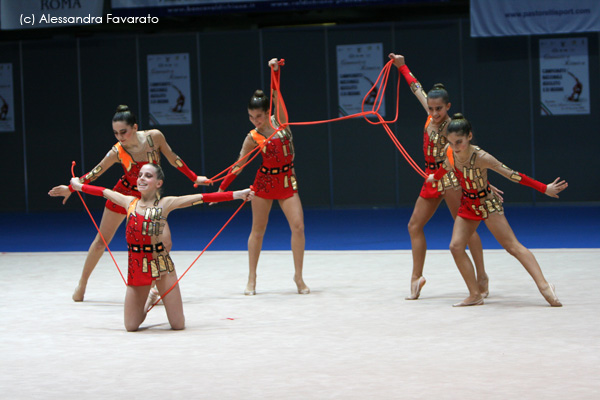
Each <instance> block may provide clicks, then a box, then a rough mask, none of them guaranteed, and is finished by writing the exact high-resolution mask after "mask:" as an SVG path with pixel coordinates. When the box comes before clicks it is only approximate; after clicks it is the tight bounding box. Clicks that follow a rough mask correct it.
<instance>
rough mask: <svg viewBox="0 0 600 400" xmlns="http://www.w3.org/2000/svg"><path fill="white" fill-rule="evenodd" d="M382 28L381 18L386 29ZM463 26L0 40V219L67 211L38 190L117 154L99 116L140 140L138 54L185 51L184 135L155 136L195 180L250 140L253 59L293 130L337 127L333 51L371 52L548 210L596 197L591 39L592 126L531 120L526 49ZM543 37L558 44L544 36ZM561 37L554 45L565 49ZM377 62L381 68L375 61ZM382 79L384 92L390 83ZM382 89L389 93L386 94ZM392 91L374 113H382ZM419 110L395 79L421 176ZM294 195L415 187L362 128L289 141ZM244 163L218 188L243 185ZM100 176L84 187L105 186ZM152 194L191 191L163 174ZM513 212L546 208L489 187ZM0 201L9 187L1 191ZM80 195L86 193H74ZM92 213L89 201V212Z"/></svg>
mask: <svg viewBox="0 0 600 400" xmlns="http://www.w3.org/2000/svg"><path fill="white" fill-rule="evenodd" d="M390 19H393V16H390ZM469 32H470V26H469V22H468V18H466V17H461V16H457V17H449V18H444V19H439V18H438V19H436V20H427V18H423V19H421V20H419V21H414V22H406V21H402V22H385V21H383V22H371V23H361V24H359V23H352V24H343V25H337V26H329V25H319V26H290V27H262V28H252V27H250V28H247V29H240V30H236V29H229V30H221V31H201V30H200V29H198V30H196V29H195V28H194V26H189V27H186V30H185V31H180V32H174V33H161V32H158V33H131V32H123V33H119V32H98V33H94V34H92V35H87V36H85V37H80V36H78V35H55V36H53V37H51V38H27V39H23V40H18V39H15V38H14V37H10V38H8V40H6V39H5V40H1V41H0V63H12V64H13V68H14V76H13V87H14V97H15V120H16V131H15V132H8V133H6V132H4V133H0V136H1V137H2V141H3V143H4V146H3V147H2V148H1V150H0V152H1V157H0V168H1V170H2V172H3V176H4V179H5V188H6V189H5V190H6V191H5V194H3V197H5V196H7V195H10V196H11V201H10V202H5V207H6V209H5V210H6V211H51V210H63V209H65V207H66V209H70V208H80V205H79V204H78V202H76V201H73V199H71V200H70V201H69V202H68V204H67V206H62V205H61V203H60V201H59V200H57V199H51V198H49V197H48V195H47V192H48V190H49V189H50V188H51V187H52V186H54V185H57V184H66V183H67V182H68V179H69V176H70V167H71V161H73V160H75V161H76V162H77V167H76V173H77V174H82V173H83V172H87V171H88V170H90V169H91V168H93V167H94V166H95V165H96V164H97V163H98V162H99V161H100V160H101V159H102V157H103V156H104V155H105V154H106V152H107V151H108V150H109V149H110V148H111V146H112V145H113V144H114V143H115V142H116V140H115V138H114V135H113V134H112V127H111V118H112V115H113V113H114V110H115V108H116V107H117V105H119V104H128V105H129V106H130V107H131V108H132V109H133V110H134V112H136V114H137V115H138V117H139V119H140V125H141V129H144V128H149V122H148V96H147V93H148V87H147V65H146V59H147V55H149V54H164V53H189V55H190V73H191V88H192V99H191V102H192V110H193V123H192V125H183V126H163V127H159V129H161V130H162V131H163V132H164V133H165V136H166V137H167V140H168V142H169V144H170V145H171V147H172V148H173V149H174V150H175V151H176V152H177V153H178V154H179V155H180V156H181V157H182V158H183V159H184V160H185V161H186V162H187V164H188V165H189V166H190V167H191V168H192V169H193V170H194V171H195V172H197V173H199V174H204V175H207V176H213V175H215V174H216V173H218V172H220V171H221V170H223V169H224V168H226V167H227V166H228V165H230V164H231V163H232V162H233V161H235V159H236V157H237V155H238V153H239V150H240V148H241V144H242V141H243V139H244V137H245V135H246V133H247V132H248V131H249V130H250V129H251V128H252V125H251V124H250V122H249V121H248V118H247V111H246V104H247V101H248V99H249V97H250V96H251V94H252V93H253V91H254V90H255V89H257V88H265V89H267V88H268V83H269V70H268V68H267V61H268V60H269V59H270V58H272V57H278V58H284V59H285V60H286V65H285V66H284V68H283V72H282V93H283V96H284V98H285V101H286V104H287V108H288V111H289V115H290V120H291V121H292V122H300V121H312V120H323V119H328V118H335V117H337V109H338V105H337V76H336V51H335V50H336V46H337V45H342V44H358V43H374V42H376V43H383V48H384V55H386V54H387V53H388V52H391V51H394V52H397V53H400V54H404V55H405V56H406V60H407V64H408V65H409V67H410V68H411V70H412V71H413V73H414V74H415V75H416V76H417V78H418V79H419V80H420V81H421V83H422V84H423V85H424V87H425V88H426V89H429V88H430V87H431V86H432V85H433V84H434V83H437V82H443V83H444V84H445V85H446V87H447V88H448V90H449V92H450V95H451V101H452V108H451V112H459V111H460V112H463V113H464V114H465V115H466V116H467V117H468V118H469V119H471V121H472V123H473V126H474V133H475V136H476V140H477V144H478V145H479V146H481V147H483V148H484V149H486V150H487V151H489V152H490V153H491V154H493V155H495V156H496V157H497V158H498V159H499V160H501V161H503V162H504V163H505V164H507V165H508V166H510V167H513V168H515V169H517V170H519V171H520V172H523V173H526V174H529V175H533V176H534V177H535V178H536V179H538V180H541V181H542V182H550V181H552V180H553V179H554V178H556V177H557V176H560V177H562V178H565V179H567V180H568V181H569V189H568V190H567V191H565V192H564V193H563V194H561V202H595V201H598V200H600V191H599V190H598V188H599V187H600V178H599V177H598V174H596V173H595V168H594V166H595V164H596V158H597V156H598V153H599V152H600V139H599V137H598V126H600V113H599V112H598V109H599V108H598V107H599V105H598V96H597V93H599V89H600V82H599V80H598V77H599V75H600V64H599V58H598V51H599V34H598V33H589V34H577V35H572V36H575V37H587V39H588V45H589V48H588V51H589V64H590V69H589V74H590V88H589V93H590V98H591V110H592V112H591V114H590V115H585V116H551V117H542V116H541V115H540V110H539V104H540V88H539V60H538V43H539V39H540V37H536V36H531V37H509V38H491V39H490V38H487V39H475V38H471V37H470V35H469ZM551 37H565V35H554V36H551ZM567 37H568V36H567ZM385 61H387V60H384V62H385ZM396 78H397V74H396V72H395V71H394V73H393V74H392V78H391V83H393V84H395V80H396ZM392 86H393V85H392ZM393 99H394V97H393V93H391V92H390V93H389V94H388V96H387V101H386V108H387V109H386V115H387V116H389V115H392V114H393V113H394V112H395V110H394V106H395V104H394V101H393ZM425 119H426V113H425V111H424V110H423V108H422V107H421V105H420V104H419V103H418V102H417V101H416V99H415V98H414V96H413V95H412V94H411V93H410V91H409V90H408V87H407V85H406V83H405V82H404V81H403V82H401V89H400V115H399V119H398V122H397V123H396V124H394V125H393V126H392V129H393V131H394V132H395V133H396V135H397V137H398V138H399V140H400V141H401V143H402V144H403V145H404V146H405V148H406V149H407V150H408V152H409V153H410V154H411V155H412V156H413V158H414V159H415V160H416V161H417V162H418V163H419V164H422V131H423V124H424V122H425ZM293 131H294V138H295V142H296V150H297V156H296V170H297V174H298V178H299V183H300V190H301V191H300V193H301V197H302V200H303V203H304V205H305V206H307V207H396V206H408V205H412V204H413V203H414V201H415V199H416V197H417V195H418V192H419V187H420V185H421V182H422V179H421V178H420V177H419V176H418V175H417V174H416V173H415V172H414V171H413V170H412V169H411V168H410V167H409V166H408V164H407V163H406V161H405V160H404V159H403V158H402V156H401V155H400V154H399V152H398V151H397V150H396V148H395V147H394V146H393V144H392V142H391V141H390V139H389V138H388V137H387V135H386V133H385V131H384V130H383V128H382V127H379V126H372V125H369V124H368V123H366V121H364V120H362V119H355V120H347V121H342V122H336V123H331V124H325V125H313V126H298V127H294V128H293ZM256 166H257V164H256V163H255V164H254V165H253V166H251V167H250V168H249V169H247V170H246V171H245V172H244V173H243V175H242V176H241V177H240V178H239V179H238V180H237V181H236V182H235V183H234V185H233V186H232V187H238V188H239V187H242V186H246V185H249V184H250V183H251V182H252V180H253V178H254V174H255V171H256ZM121 172H122V170H121V167H120V166H114V167H113V168H111V169H110V170H109V171H108V172H107V173H105V174H104V176H102V177H101V178H100V180H98V181H97V183H98V184H100V185H103V186H108V187H112V185H113V184H114V183H115V182H116V180H117V179H118V177H119V176H120V175H121ZM165 172H166V174H167V189H166V190H167V192H168V193H169V194H182V193H187V192H190V191H192V190H194V189H193V188H192V187H191V185H190V183H189V181H188V180H187V179H186V178H185V177H184V176H183V175H181V174H180V173H179V172H177V171H176V170H175V169H173V168H171V167H169V166H166V167H165ZM491 179H492V183H494V184H496V186H499V187H501V188H502V189H504V190H505V192H507V194H506V195H505V198H506V200H507V201H510V202H512V203H533V202H548V201H554V200H553V199H549V198H548V197H546V196H543V195H541V194H539V193H536V192H534V191H533V190H531V189H529V188H525V187H522V186H520V185H514V184H512V183H510V182H509V181H507V180H504V179H503V178H501V177H500V176H497V175H494V174H492V175H491ZM8 188H10V189H8ZM88 197H89V196H88ZM89 204H90V205H91V206H92V208H100V207H101V205H102V201H101V200H100V199H90V200H89Z"/></svg>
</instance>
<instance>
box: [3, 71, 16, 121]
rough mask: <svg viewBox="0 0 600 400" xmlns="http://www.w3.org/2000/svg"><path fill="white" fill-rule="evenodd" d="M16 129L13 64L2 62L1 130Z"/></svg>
mask: <svg viewBox="0 0 600 400" xmlns="http://www.w3.org/2000/svg"><path fill="white" fill-rule="evenodd" d="M14 131H15V101H14V96H13V66H12V64H11V63H8V64H0V132H14Z"/></svg>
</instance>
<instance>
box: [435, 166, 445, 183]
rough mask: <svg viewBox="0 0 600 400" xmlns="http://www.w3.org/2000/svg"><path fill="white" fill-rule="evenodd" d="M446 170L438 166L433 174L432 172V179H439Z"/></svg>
mask: <svg viewBox="0 0 600 400" xmlns="http://www.w3.org/2000/svg"><path fill="white" fill-rule="evenodd" d="M446 172H448V171H447V170H445V169H444V167H440V168H439V169H438V170H437V171H435V174H433V179H435V180H436V181H439V180H440V179H442V177H443V176H444V175H446Z"/></svg>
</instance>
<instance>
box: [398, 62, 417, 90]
mask: <svg viewBox="0 0 600 400" xmlns="http://www.w3.org/2000/svg"><path fill="white" fill-rule="evenodd" d="M398 71H400V73H401V74H402V75H403V76H404V79H406V82H408V85H409V86H410V85H412V84H413V83H416V82H417V78H415V77H414V75H413V74H412V73H411V72H410V70H409V69H408V67H407V66H406V64H404V65H403V66H401V67H400V68H398Z"/></svg>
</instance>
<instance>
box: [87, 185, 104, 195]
mask: <svg viewBox="0 0 600 400" xmlns="http://www.w3.org/2000/svg"><path fill="white" fill-rule="evenodd" d="M104 189H106V188H103V187H101V186H94V185H83V186H82V187H81V191H82V192H83V193H87V194H93V195H94V196H100V197H102V196H104Z"/></svg>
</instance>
